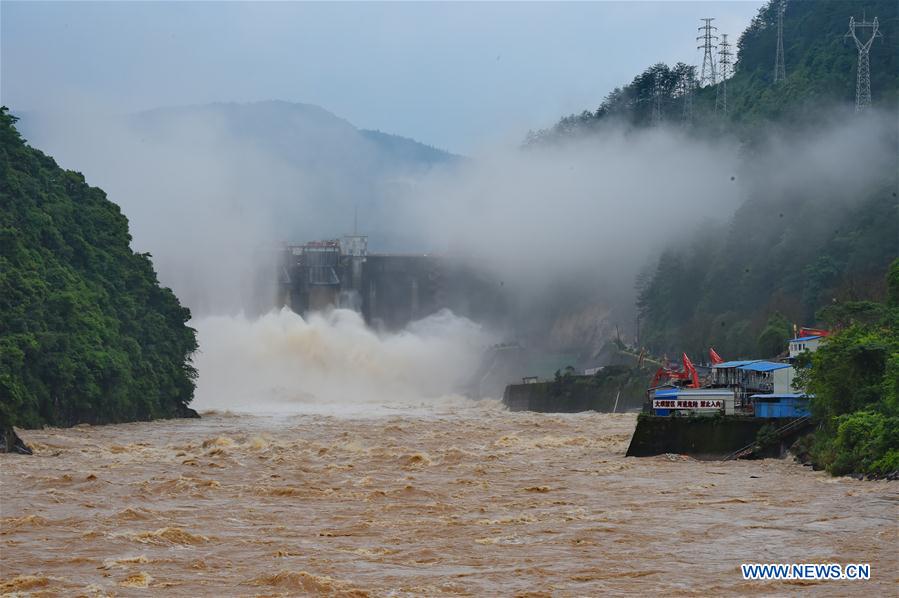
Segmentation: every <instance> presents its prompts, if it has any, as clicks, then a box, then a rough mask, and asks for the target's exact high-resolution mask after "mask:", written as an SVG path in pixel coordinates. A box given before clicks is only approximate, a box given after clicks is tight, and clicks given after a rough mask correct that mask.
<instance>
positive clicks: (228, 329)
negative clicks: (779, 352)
mask: <svg viewBox="0 0 899 598" xmlns="http://www.w3.org/2000/svg"><path fill="white" fill-rule="evenodd" d="M354 318H355V319H354ZM195 325H196V326H197V327H198V329H199V331H200V338H201V342H202V343H203V352H202V353H201V354H200V355H199V356H198V366H199V368H200V375H201V379H200V384H199V388H198V401H197V405H196V406H197V407H198V408H199V409H201V410H203V409H210V408H214V407H215V408H218V409H219V411H213V412H210V411H207V412H206V413H204V415H203V418H202V419H199V420H173V421H156V422H142V423H132V424H122V425H111V426H78V427H75V428H70V429H46V430H31V431H24V432H23V436H24V438H25V439H26V441H27V442H29V443H30V444H31V445H32V447H33V448H34V450H35V455H34V456H32V457H22V456H17V455H0V515H2V521H0V552H2V557H3V558H2V561H0V593H6V592H17V591H21V592H38V593H40V592H45V593H48V594H58V595H108V594H116V595H129V594H132V593H141V592H146V591H147V590H144V589H143V588H148V589H149V591H151V592H154V593H165V594H166V595H173V596H197V595H215V596H231V595H259V594H264V595H273V594H274V595H305V594H313V595H315V594H327V595H337V596H341V595H342V596H365V595H372V596H380V595H428V596H435V595H459V594H469V595H470V594H474V595H484V596H496V595H515V594H525V593H527V592H534V593H535V594H531V595H554V596H575V595H602V594H606V593H631V594H638V595H648V594H653V593H661V594H702V595H738V594H739V595H743V594H754V593H755V594H781V593H784V592H786V591H788V590H793V589H797V587H798V586H796V585H794V584H789V583H785V582H748V581H743V580H742V578H741V576H740V570H739V565H740V563H743V562H800V563H808V562H820V563H830V562H837V563H871V574H872V580H871V581H868V582H832V581H831V582H825V581H822V582H817V583H808V582H804V583H803V584H802V586H801V589H802V590H803V591H805V592H807V593H810V594H833V593H837V594H847V593H849V592H852V591H857V589H863V590H864V591H866V592H869V593H871V594H872V595H885V594H887V593H889V592H890V590H889V588H891V587H892V588H895V583H896V570H897V565H899V554H897V551H896V548H895V547H896V545H897V540H899V537H897V527H896V524H895V523H896V517H897V505H899V491H897V487H896V484H895V483H887V482H860V481H856V480H853V479H848V478H837V479H835V478H831V477H829V476H828V475H826V474H824V473H820V472H812V471H810V470H808V469H806V468H804V467H802V466H800V465H798V464H795V463H793V462H791V461H788V460H766V461H748V462H728V463H723V462H700V461H694V460H692V459H689V458H685V457H677V456H661V457H651V458H644V459H636V458H625V457H624V453H625V450H626V448H627V445H628V441H629V439H630V436H631V433H632V432H633V429H634V424H635V416H634V415H630V414H617V415H615V414H597V413H579V414H570V415H553V414H538V413H527V412H522V413H510V412H508V411H506V410H504V409H503V408H502V406H501V405H500V403H499V402H498V401H496V400H481V401H471V400H468V399H465V398H462V397H459V396H454V395H453V394H452V393H451V392H450V390H451V389H452V387H453V385H454V384H455V383H456V378H457V377H458V375H459V374H460V373H461V372H463V371H464V369H465V368H466V367H468V362H467V361H466V360H468V359H472V360H476V355H474V356H471V357H469V349H470V348H471V347H474V346H478V345H479V343H482V342H483V340H484V339H483V336H482V335H483V332H482V331H480V330H479V329H478V328H477V327H476V326H474V325H473V324H471V323H470V322H469V323H466V322H465V321H461V320H458V319H456V318H454V317H452V316H449V315H448V314H443V315H440V316H437V317H436V319H432V320H430V321H424V322H419V323H417V324H416V325H413V326H411V327H410V328H409V329H407V330H406V331H405V332H402V333H399V334H391V335H378V334H375V333H373V332H371V331H370V330H368V329H366V328H365V327H364V326H362V325H361V323H360V321H359V319H358V316H355V315H354V314H352V313H351V312H339V311H338V312H332V313H331V314H329V315H325V316H315V317H312V318H310V319H309V321H306V320H303V319H301V318H299V317H298V316H296V315H294V314H292V313H290V312H280V313H275V314H270V315H269V316H266V317H265V318H263V319H261V320H257V321H248V320H244V319H242V318H225V319H220V320H213V319H210V320H205V321H200V322H196V323H195ZM227 409H230V410H234V411H237V410H240V411H245V412H246V411H250V412H255V413H241V414H237V413H234V412H232V411H227ZM272 412H280V413H279V414H272Z"/></svg>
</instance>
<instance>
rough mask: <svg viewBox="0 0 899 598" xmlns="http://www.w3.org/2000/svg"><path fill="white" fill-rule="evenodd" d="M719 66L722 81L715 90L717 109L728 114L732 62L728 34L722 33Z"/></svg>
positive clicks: (725, 114)
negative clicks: (728, 87) (728, 90)
mask: <svg viewBox="0 0 899 598" xmlns="http://www.w3.org/2000/svg"><path fill="white" fill-rule="evenodd" d="M718 47H719V50H718V56H719V58H718V66H719V67H721V72H720V73H719V74H720V75H721V82H720V83H718V87H717V89H716V91H715V110H716V111H720V112H721V114H723V115H724V116H727V77H728V76H730V65H731V64H732V61H731V56H733V53H731V51H730V43H728V41H727V34H726V33H722V34H721V43H720V44H719V45H718Z"/></svg>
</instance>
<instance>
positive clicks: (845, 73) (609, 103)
mask: <svg viewBox="0 0 899 598" xmlns="http://www.w3.org/2000/svg"><path fill="white" fill-rule="evenodd" d="M863 14H864V15H866V17H867V18H868V19H869V20H870V19H872V18H874V17H875V16H876V17H877V18H878V20H879V22H880V33H881V35H882V38H878V39H876V40H875V41H874V43H873V45H872V47H871V51H870V59H871V95H872V101H873V105H874V106H875V107H880V108H883V109H887V110H891V111H895V110H896V102H897V101H899V3H896V2H894V1H893V0H866V1H864V2H858V1H856V0H826V1H825V0H788V2H787V4H786V9H785V12H784V62H785V72H786V81H785V82H783V83H780V84H777V85H775V84H774V82H773V80H774V57H775V48H776V31H777V26H776V23H777V2H771V1H769V2H768V3H766V4H765V6H764V7H762V8H761V9H760V10H759V14H758V15H757V16H756V17H755V18H754V19H753V21H752V23H751V24H750V26H749V27H748V28H747V29H746V31H744V32H742V34H741V35H740V36H739V39H738V40H737V38H736V36H735V34H736V33H738V32H736V31H731V32H727V31H718V33H719V34H720V33H729V34H730V39H731V42H734V41H736V48H735V49H736V50H737V52H738V53H737V61H736V62H735V64H734V66H733V76H732V77H729V78H728V80H727V104H728V111H727V114H726V116H725V115H723V114H722V113H721V112H718V111H716V110H715V98H716V96H717V94H718V91H719V90H718V87H720V84H719V86H718V87H716V86H711V85H708V86H704V87H700V88H695V80H696V79H698V76H699V72H698V71H699V67H697V66H693V65H686V64H683V63H678V64H676V65H674V66H669V65H666V64H663V63H658V64H655V65H652V66H650V67H648V68H647V69H646V70H645V71H643V72H642V73H640V74H639V75H637V76H636V77H634V79H633V81H631V82H630V83H629V84H627V85H624V86H623V87H620V88H616V89H614V90H612V91H611V92H610V93H609V94H608V95H606V97H605V98H604V99H603V101H602V102H601V104H600V105H599V107H598V108H596V109H595V110H585V111H583V112H582V113H580V114H572V115H570V116H567V117H565V118H562V119H561V120H560V121H559V122H558V123H556V124H555V125H554V126H552V127H550V128H548V129H544V130H540V131H537V132H531V133H529V134H528V138H527V140H526V144H530V143H547V142H557V141H563V140H565V139H568V138H570V137H572V136H577V135H583V134H589V133H590V132H593V131H596V130H597V128H599V127H600V125H601V124H602V123H604V122H605V121H607V120H609V119H613V118H614V119H616V120H618V121H622V120H623V121H625V122H628V123H631V124H633V125H637V126H642V125H650V124H651V123H652V113H653V107H654V106H655V104H656V103H658V104H659V108H660V110H659V111H660V114H661V121H662V122H665V123H669V124H673V123H677V124H678V125H685V126H689V127H691V128H694V130H695V131H696V132H697V134H713V133H717V132H720V131H721V130H722V128H721V127H722V126H725V125H726V130H727V131H728V132H729V133H735V134H739V135H740V136H741V137H743V138H747V139H751V138H753V137H755V136H757V135H759V134H763V133H764V132H765V129H764V127H762V126H761V125H763V124H764V123H766V122H779V121H785V122H789V123H790V124H796V123H797V122H805V123H813V122H816V120H817V119H818V118H820V116H821V114H822V112H824V111H825V110H828V109H831V108H833V107H834V106H840V105H845V104H852V103H853V102H854V101H855V83H856V62H857V58H858V52H857V51H856V48H855V42H853V41H852V40H851V39H847V38H845V34H846V33H847V32H848V30H849V17H850V16H855V17H856V19H861V18H862V16H863ZM697 24H698V23H697ZM869 33H870V29H868V30H860V31H859V35H860V36H863V35H866V34H869ZM691 35H692V32H689V31H686V32H684V37H685V38H687V39H688V40H690V39H692V38H691ZM690 77H692V78H693V80H694V89H695V92H694V93H693V94H692V96H691V97H692V119H689V122H685V120H687V116H686V115H685V100H686V97H685V96H686V93H685V92H686V90H687V89H688V80H689V79H690ZM657 80H658V92H657V95H656V82H657ZM657 96H658V102H656V98H657ZM686 113H687V115H688V114H689V113H690V111H689V110H688V111H686Z"/></svg>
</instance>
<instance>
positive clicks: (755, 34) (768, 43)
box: [526, 0, 899, 358]
mask: <svg viewBox="0 0 899 598" xmlns="http://www.w3.org/2000/svg"><path fill="white" fill-rule="evenodd" d="M863 11H864V12H865V14H866V16H867V18H868V19H871V18H873V17H875V16H876V17H878V18H879V22H880V30H881V33H882V34H883V38H882V39H877V40H875V42H874V45H873V46H872V49H871V54H870V57H871V88H872V96H873V101H874V110H873V111H872V112H871V115H870V116H869V118H871V119H874V118H876V115H878V114H880V115H881V118H882V120H881V121H879V122H877V123H876V124H872V121H867V125H868V126H869V128H868V129H864V130H866V131H870V130H875V129H877V128H880V129H881V130H883V129H886V131H885V132H881V133H877V134H878V135H880V137H879V138H878V139H874V136H871V143H872V144H874V143H885V144H886V145H887V146H888V149H887V150H886V151H885V152H884V153H887V154H889V155H892V156H895V155H896V152H897V151H899V148H897V136H896V130H895V127H894V126H892V127H891V125H890V123H891V122H892V123H895V122H897V118H899V114H897V98H899V4H897V3H896V2H893V1H889V0H887V1H883V0H874V1H868V2H850V1H828V2H821V1H800V0H790V1H789V2H787V5H786V11H785V14H784V46H785V63H786V75H787V78H786V81H785V82H784V83H780V84H776V85H775V84H774V83H773V76H774V56H775V48H776V38H775V32H776V5H775V3H773V2H769V3H768V4H766V5H765V6H764V7H763V8H762V9H761V10H760V11H759V15H758V16H757V17H756V18H755V19H754V20H753V22H752V24H751V25H750V27H749V28H748V29H747V30H746V31H745V32H743V34H742V35H741V36H740V38H739V42H738V47H739V56H738V62H737V63H736V69H735V74H734V76H733V77H731V78H730V79H729V80H728V81H727V91H728V108H729V109H728V113H727V115H726V116H725V115H724V114H722V113H721V112H720V111H719V112H716V111H715V95H716V93H717V90H716V88H715V87H713V86H707V87H703V88H700V89H698V90H697V91H696V93H695V95H694V97H693V120H692V122H689V121H685V120H684V102H685V97H684V89H685V87H684V85H685V81H687V80H688V78H689V76H690V73H691V69H692V68H693V67H689V66H687V65H684V64H678V65H675V66H674V67H668V66H666V65H664V64H658V65H654V66H652V67H650V68H648V69H647V70H646V71H645V72H643V73H642V74H640V75H639V76H637V77H636V78H635V79H634V80H633V82H631V83H630V84H629V85H626V86H624V87H623V88H620V89H616V90H614V91H612V92H611V93H610V94H609V95H608V96H607V97H606V99H605V100H604V101H603V102H602V104H601V106H600V107H599V108H598V109H597V110H595V111H592V112H589V111H588V112H584V113H582V114H581V115H572V116H570V117H567V118H564V119H562V120H561V121H560V122H559V123H558V124H556V125H555V126H554V127H552V128H551V129H547V130H544V131H540V132H538V133H532V134H530V135H529V137H528V140H527V142H526V143H529V144H543V143H561V142H564V141H565V140H566V139H569V138H572V137H577V136H582V135H602V134H603V133H602V127H603V124H604V123H605V122H607V121H610V120H614V121H616V122H621V121H622V120H623V121H624V122H627V123H630V124H631V126H635V127H643V126H651V125H652V124H653V121H652V112H653V105H654V104H655V99H654V95H653V93H654V92H653V90H654V88H655V85H656V81H657V80H658V83H659V89H660V90H661V100H660V102H659V104H660V108H661V110H660V112H661V116H662V121H663V122H667V123H668V124H669V125H670V126H678V127H688V128H689V129H690V130H691V131H693V133H694V134H695V135H696V136H698V137H700V138H701V137H715V136H718V135H721V134H722V133H724V134H727V135H728V136H735V137H737V138H738V139H742V140H743V143H744V148H743V152H744V155H745V156H746V157H747V160H752V159H753V158H758V157H759V156H760V155H761V156H762V159H764V155H763V154H764V152H765V151H766V149H770V148H769V147H767V146H766V144H768V145H771V144H770V143H769V141H770V138H771V137H772V132H776V136H774V138H775V139H776V140H777V142H783V141H784V140H786V141H787V142H789V140H790V139H791V138H792V139H794V140H797V139H810V138H814V136H815V135H817V134H818V133H819V132H820V131H821V130H824V129H830V128H833V127H835V126H837V125H838V124H843V125H844V126H847V123H849V122H852V123H858V129H859V130H862V129H863V128H864V123H865V120H863V119H861V118H858V117H857V116H856V115H855V114H854V113H853V106H854V101H855V88H856V86H855V78H856V72H855V64H856V60H857V51H856V49H855V44H854V42H852V40H845V39H844V38H843V36H844V34H845V33H846V32H847V31H848V22H849V17H850V16H851V15H855V16H856V18H861V17H862V12H863ZM884 114H886V117H885V118H883V115H884ZM883 125H885V126H883ZM847 130H848V126H847ZM884 139H885V140H886V141H884ZM832 142H833V140H831V143H832ZM854 158H855V156H853V155H851V154H847V155H846V156H845V162H844V163H843V164H841V165H840V167H841V168H843V169H845V171H846V172H847V173H850V172H851V171H852V169H855V168H857V162H855V161H854ZM787 159H789V156H787ZM885 164H886V167H884V168H882V169H880V170H879V171H877V172H876V173H875V174H874V175H873V176H872V177H871V178H870V179H868V181H867V183H866V184H867V188H866V189H864V190H858V191H857V192H853V191H850V192H849V193H844V194H842V195H840V194H839V193H836V192H831V190H829V189H822V188H821V187H820V186H819V185H816V184H815V179H816V178H817V177H816V175H815V173H814V172H810V173H808V174H807V177H808V180H807V184H793V185H790V186H782V187H780V188H778V187H777V186H776V185H769V184H767V182H764V181H765V179H766V177H770V176H772V175H774V176H775V178H776V177H779V176H781V175H782V174H783V173H784V172H787V171H789V170H790V169H791V168H792V167H793V165H792V164H788V163H783V164H779V165H769V166H771V168H772V170H771V171H770V173H764V172H763V173H761V174H760V175H759V173H755V174H756V175H757V176H756V177H755V179H756V181H755V182H752V181H740V182H739V183H738V184H741V185H743V189H744V194H745V195H746V199H745V202H744V203H743V205H742V206H740V207H739V208H738V209H737V211H736V213H735V214H734V215H733V216H732V218H731V220H730V223H729V225H728V226H727V227H704V228H703V227H701V228H700V229H698V230H692V231H683V233H684V234H682V235H671V238H672V241H671V242H670V244H669V246H668V248H667V250H666V251H664V252H663V253H662V255H661V257H660V259H659V260H658V262H657V263H656V264H655V265H653V266H651V267H650V268H649V270H648V271H647V272H646V273H645V274H644V275H643V276H641V278H640V280H639V281H638V285H637V286H638V292H639V299H638V309H639V312H640V323H641V332H642V334H641V339H640V340H641V343H642V344H645V345H646V346H648V347H649V348H651V349H652V350H654V351H656V352H658V353H659V354H661V353H664V352H668V353H671V354H677V352H678V351H683V350H686V351H688V352H690V353H692V354H695V355H704V354H705V352H706V350H707V349H708V347H709V346H715V347H716V348H717V349H718V351H719V353H721V354H722V355H725V356H726V357H728V358H736V357H741V356H742V357H770V356H772V355H776V354H777V353H779V352H780V351H781V350H782V349H783V347H784V346H785V345H784V341H785V340H786V339H787V338H788V337H789V335H790V334H791V331H792V324H793V323H797V324H805V325H811V324H814V323H816V322H817V319H816V317H815V314H816V311H817V310H818V309H819V308H821V307H822V306H824V305H826V304H831V303H835V302H836V303H839V302H844V301H853V300H859V299H882V298H883V297H884V293H885V284H884V282H883V272H884V271H885V269H886V268H887V266H888V265H889V263H890V261H891V260H892V259H893V258H894V257H896V256H897V255H899V199H897V193H896V192H897V188H899V178H897V177H899V175H897V171H896V168H895V159H893V160H888V161H885ZM775 173H776V175H775ZM847 176H848V174H847ZM759 180H761V181H763V183H762V184H758V181H759ZM697 220H701V215H697ZM685 239H692V240H690V241H687V240H685Z"/></svg>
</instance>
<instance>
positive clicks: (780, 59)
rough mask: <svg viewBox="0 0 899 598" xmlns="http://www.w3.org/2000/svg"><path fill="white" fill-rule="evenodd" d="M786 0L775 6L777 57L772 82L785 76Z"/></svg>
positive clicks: (781, 79)
mask: <svg viewBox="0 0 899 598" xmlns="http://www.w3.org/2000/svg"><path fill="white" fill-rule="evenodd" d="M786 8H787V0H780V2H779V4H778V6H777V57H776V58H775V59H774V82H775V83H779V82H781V81H783V80H784V79H786V78H787V71H786V68H785V67H784V11H785V10H786Z"/></svg>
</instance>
